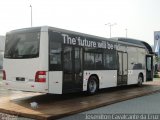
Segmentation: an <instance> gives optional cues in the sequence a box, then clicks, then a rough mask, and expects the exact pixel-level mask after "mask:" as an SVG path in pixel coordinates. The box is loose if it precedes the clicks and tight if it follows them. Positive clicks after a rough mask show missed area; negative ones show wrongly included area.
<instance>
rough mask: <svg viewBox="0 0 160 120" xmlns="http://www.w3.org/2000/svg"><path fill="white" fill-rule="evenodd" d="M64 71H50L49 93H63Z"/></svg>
mask: <svg viewBox="0 0 160 120" xmlns="http://www.w3.org/2000/svg"><path fill="white" fill-rule="evenodd" d="M62 76H63V72H62V71H51V72H49V82H48V83H49V91H48V92H49V93H53V94H62V85H63V83H62V82H63V81H62V79H63V78H62Z"/></svg>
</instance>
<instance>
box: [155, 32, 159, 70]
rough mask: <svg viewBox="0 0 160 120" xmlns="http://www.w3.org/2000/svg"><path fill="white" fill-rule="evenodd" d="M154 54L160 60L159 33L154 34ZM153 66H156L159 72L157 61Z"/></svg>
mask: <svg viewBox="0 0 160 120" xmlns="http://www.w3.org/2000/svg"><path fill="white" fill-rule="evenodd" d="M154 52H155V53H156V55H157V57H158V58H160V31H155V32H154ZM155 66H157V69H158V71H160V61H157V63H155Z"/></svg>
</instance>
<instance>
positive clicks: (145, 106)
mask: <svg viewBox="0 0 160 120" xmlns="http://www.w3.org/2000/svg"><path fill="white" fill-rule="evenodd" d="M87 114H98V115H101V114H144V115H145V114H160V93H154V94H151V95H147V96H143V97H139V98H135V99H131V100H127V101H123V102H119V103H115V104H112V105H108V106H104V107H101V108H97V109H94V110H89V111H86V112H82V113H79V114H75V115H71V116H68V117H65V118H62V119H59V120H75V119H76V120H82V119H85V118H86V117H87Z"/></svg>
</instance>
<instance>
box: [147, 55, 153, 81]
mask: <svg viewBox="0 0 160 120" xmlns="http://www.w3.org/2000/svg"><path fill="white" fill-rule="evenodd" d="M152 80H153V56H152V55H146V81H152Z"/></svg>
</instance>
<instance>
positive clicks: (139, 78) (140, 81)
mask: <svg viewBox="0 0 160 120" xmlns="http://www.w3.org/2000/svg"><path fill="white" fill-rule="evenodd" d="M142 83H143V76H142V75H139V77H138V86H142Z"/></svg>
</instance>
